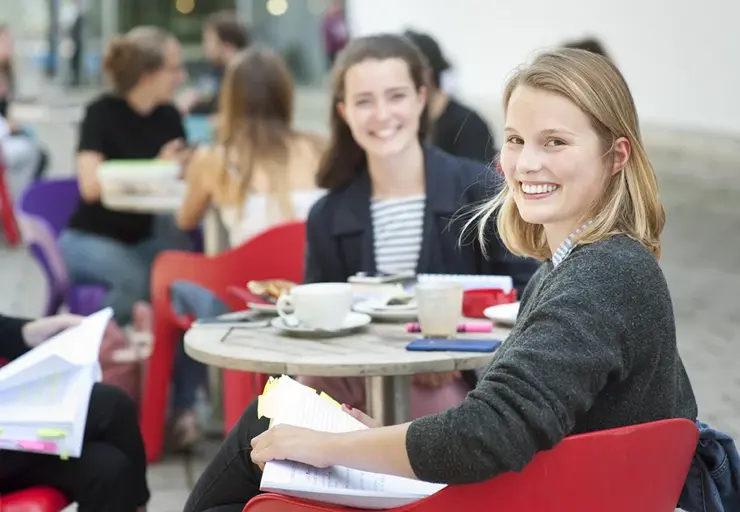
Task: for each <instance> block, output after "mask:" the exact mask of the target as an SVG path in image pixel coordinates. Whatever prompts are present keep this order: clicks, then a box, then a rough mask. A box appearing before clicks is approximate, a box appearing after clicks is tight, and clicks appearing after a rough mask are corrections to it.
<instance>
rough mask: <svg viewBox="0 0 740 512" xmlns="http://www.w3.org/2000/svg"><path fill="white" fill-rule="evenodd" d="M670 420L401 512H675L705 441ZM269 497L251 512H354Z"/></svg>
mask: <svg viewBox="0 0 740 512" xmlns="http://www.w3.org/2000/svg"><path fill="white" fill-rule="evenodd" d="M698 435H699V434H698V430H697V428H696V425H695V424H694V423H693V422H691V421H688V420H683V419H671V420H663V421H656V422H652V423H645V424H642V425H635V426H631V427H625V428H619V429H613V430H605V431H601V432H593V433H589V434H583V435H578V436H572V437H569V438H566V439H565V440H563V442H561V443H560V444H559V445H558V446H556V447H555V448H554V449H552V450H549V451H546V452H541V453H538V454H537V455H536V456H535V458H534V459H533V460H532V462H531V463H530V464H528V465H527V466H526V467H525V468H524V469H523V470H522V471H521V472H519V473H514V472H510V473H506V474H503V475H501V476H498V477H496V478H494V479H492V480H489V481H488V482H483V483H479V484H473V485H460V486H449V487H447V488H445V489H443V490H442V491H440V492H438V493H437V494H435V495H433V496H430V497H429V498H427V499H425V500H422V501H419V502H416V503H413V504H411V505H408V506H405V507H402V508H399V509H395V512H411V511H414V512H449V511H453V510H460V511H466V512H473V511H478V510H480V511H492V512H494V511H499V510H500V511H506V512H626V511H629V512H673V511H674V510H675V508H676V504H677V503H678V497H679V495H680V493H681V489H682V488H683V484H684V482H685V480H686V475H687V473H688V470H689V466H690V464H691V458H692V456H693V455H694V452H695V450H696V444H697V441H698ZM350 510H352V509H347V508H337V507H327V506H324V505H318V504H310V503H307V502H301V501H299V500H296V499H292V498H287V497H284V496H277V495H273V494H266V495H263V496H259V497H257V498H255V499H254V500H252V501H251V502H250V503H249V504H248V505H247V507H246V508H245V509H244V512H322V511H327V512H329V511H331V512H340V511H344V512H348V511H350Z"/></svg>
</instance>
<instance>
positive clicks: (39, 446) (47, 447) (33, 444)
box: [18, 441, 57, 452]
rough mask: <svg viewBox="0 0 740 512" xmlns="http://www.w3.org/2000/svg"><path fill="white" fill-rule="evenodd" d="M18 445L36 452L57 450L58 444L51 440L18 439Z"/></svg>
mask: <svg viewBox="0 0 740 512" xmlns="http://www.w3.org/2000/svg"><path fill="white" fill-rule="evenodd" d="M18 446H20V447H21V448H23V449H24V450H33V451H36V452H55V451H56V450H57V444H56V443H52V442H49V441H18Z"/></svg>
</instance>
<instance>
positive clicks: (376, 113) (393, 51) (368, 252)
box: [301, 35, 537, 416]
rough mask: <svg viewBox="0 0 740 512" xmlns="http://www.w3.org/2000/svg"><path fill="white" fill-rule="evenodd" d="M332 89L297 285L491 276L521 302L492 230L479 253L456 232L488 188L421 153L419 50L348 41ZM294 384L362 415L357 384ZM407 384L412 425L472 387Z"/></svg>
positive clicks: (526, 273) (438, 380)
mask: <svg viewBox="0 0 740 512" xmlns="http://www.w3.org/2000/svg"><path fill="white" fill-rule="evenodd" d="M334 77H335V82H334V85H333V87H334V90H333V111H332V119H331V125H332V142H331V144H330V147H329V149H328V150H327V152H326V153H325V154H324V158H323V161H322V162H321V165H320V167H319V172H318V175H317V176H318V185H319V186H320V187H322V188H325V189H328V193H327V194H326V195H325V196H324V197H323V198H321V199H319V200H318V201H317V202H316V204H315V205H314V206H313V208H312V210H311V212H310V213H309V216H308V220H307V228H306V230H307V253H306V266H305V277H304V282H306V283H314V282H345V281H347V279H348V278H349V277H351V276H353V275H356V274H357V273H360V272H361V273H365V274H367V275H375V274H396V273H401V272H413V273H416V274H494V275H508V276H511V277H512V278H513V281H514V286H515V287H516V289H517V291H518V292H519V293H520V294H521V292H522V291H523V290H524V287H525V286H526V285H527V282H528V281H529V278H530V277H531V276H532V274H533V273H534V272H535V270H536V268H537V264H536V263H535V262H534V260H527V259H522V258H518V257H515V256H513V255H512V254H511V253H510V252H509V251H508V250H506V249H505V248H504V247H503V245H501V243H500V242H499V237H498V236H497V234H496V233H495V229H494V227H493V225H492V224H491V225H490V230H491V233H490V236H488V237H487V239H488V240H489V241H490V242H489V243H488V246H487V247H485V248H484V247H483V246H481V245H480V243H478V242H477V241H476V240H475V236H474V234H473V233H466V232H464V230H463V228H464V225H465V222H466V220H468V219H469V218H470V216H469V214H470V213H471V212H472V211H473V207H474V206H476V205H479V204H481V203H483V202H485V200H486V199H487V198H489V197H491V196H492V194H493V193H494V192H495V190H496V189H497V187H499V186H500V184H501V179H500V176H499V175H498V174H497V173H496V172H494V171H492V170H490V169H489V168H488V167H487V166H486V165H485V164H483V163H479V162H475V161H473V160H470V159H467V158H461V157H455V156H452V155H450V154H447V153H445V152H443V151H441V150H440V149H437V148H435V147H432V146H428V145H426V144H424V143H423V142H422V141H423V140H424V139H425V136H426V131H427V127H428V125H427V116H426V98H427V85H426V82H425V77H426V65H425V63H424V59H423V56H422V55H421V53H420V52H419V50H418V49H417V48H416V47H415V46H414V45H413V44H412V43H411V42H410V41H409V40H408V39H406V38H404V37H401V36H397V35H378V36H371V37H364V38H360V39H356V40H353V41H351V42H350V43H349V45H348V46H347V47H346V48H345V49H344V50H343V51H342V52H341V53H340V55H339V58H338V60H337V63H336V65H335V69H334ZM301 380H302V381H303V382H304V383H306V384H307V385H309V386H311V387H314V388H316V389H319V388H321V389H323V390H324V391H326V392H327V393H329V394H330V395H332V396H334V397H335V398H337V399H338V400H341V401H345V402H346V403H347V404H349V405H351V406H353V407H355V408H359V409H363V408H364V406H365V390H364V380H363V379H326V378H321V377H304V378H301ZM460 381H464V383H462V382H460ZM413 382H414V386H413V387H412V397H411V398H412V415H413V416H421V415H424V414H430V413H432V412H437V411H438V410H441V409H443V408H445V407H447V406H449V405H450V404H453V403H457V402H458V401H459V400H462V397H464V396H465V393H467V391H468V390H469V389H470V386H472V385H474V383H475V378H474V373H473V372H464V373H462V374H461V373H460V372H447V373H429V374H422V375H416V376H414V379H413ZM463 384H465V385H463ZM420 388H423V389H424V390H427V391H423V390H422V389H420ZM430 388H431V389H435V390H439V392H438V393H434V395H433V396H432V395H430V394H428V390H429V389H430ZM442 391H444V393H443V392H442Z"/></svg>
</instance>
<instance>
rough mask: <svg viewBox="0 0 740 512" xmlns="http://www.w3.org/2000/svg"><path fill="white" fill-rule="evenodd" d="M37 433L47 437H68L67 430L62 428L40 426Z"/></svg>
mask: <svg viewBox="0 0 740 512" xmlns="http://www.w3.org/2000/svg"><path fill="white" fill-rule="evenodd" d="M36 435H37V436H39V437H44V438H46V439H59V438H63V437H67V432H66V431H64V430H62V429H60V428H40V429H38V430H37V431H36Z"/></svg>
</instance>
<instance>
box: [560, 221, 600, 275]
mask: <svg viewBox="0 0 740 512" xmlns="http://www.w3.org/2000/svg"><path fill="white" fill-rule="evenodd" d="M592 222H593V219H591V220H589V221H587V222H586V223H585V224H583V225H582V226H581V227H580V228H578V229H576V230H575V231H574V232H573V233H571V234H570V235H569V236H568V238H566V239H565V240H563V242H562V243H561V244H560V245H559V246H558V249H557V250H556V251H555V254H553V255H552V266H553V267H554V268H555V267H557V266H558V265H560V264H561V263H562V262H563V260H564V259H565V258H567V257H568V255H570V253H571V251H573V239H574V238H575V237H576V236H577V235H578V234H580V233H581V231H583V230H584V229H586V228H587V227H588V226H589V225H590V224H591V223H592Z"/></svg>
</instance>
